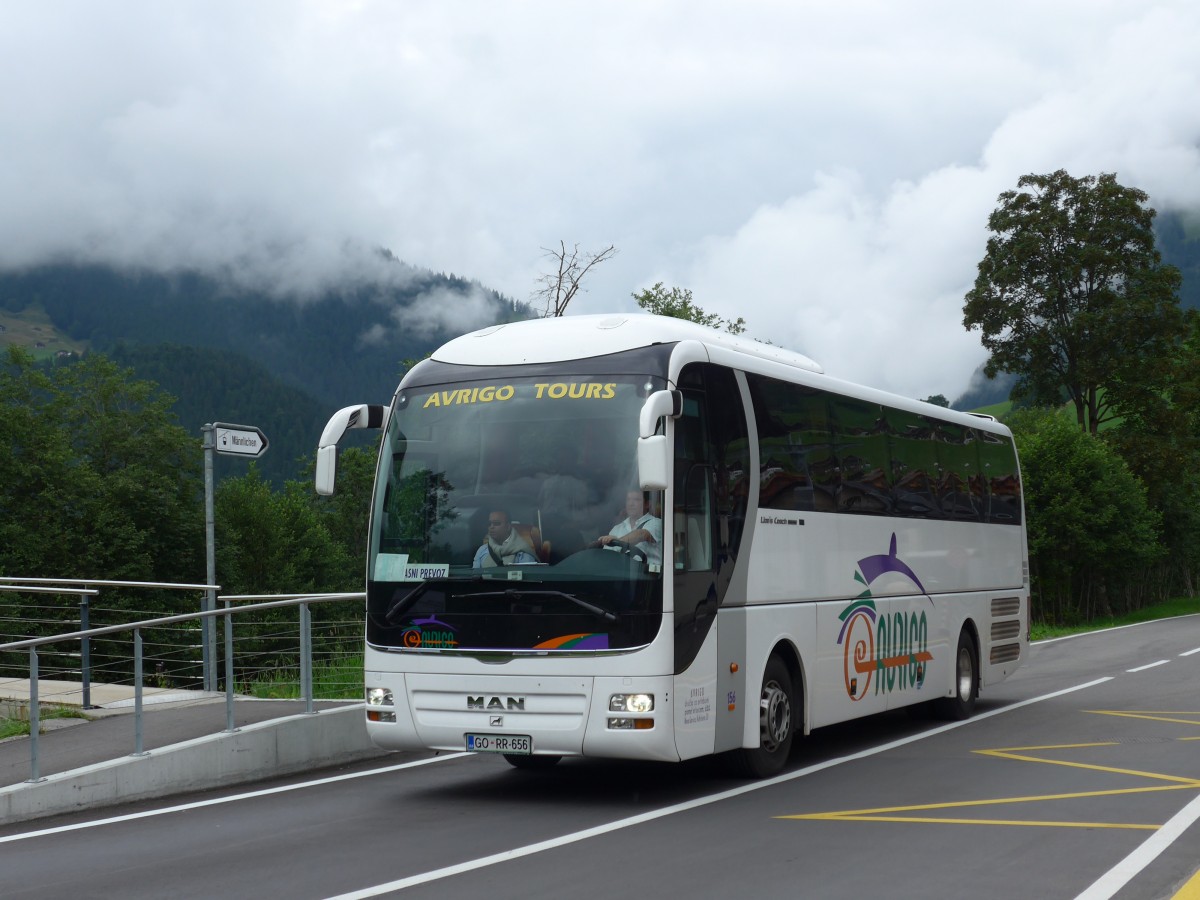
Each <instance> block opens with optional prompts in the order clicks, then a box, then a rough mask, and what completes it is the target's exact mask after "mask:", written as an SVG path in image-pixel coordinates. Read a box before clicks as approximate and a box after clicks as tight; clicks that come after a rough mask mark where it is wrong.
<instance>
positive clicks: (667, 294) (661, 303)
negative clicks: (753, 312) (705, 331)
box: [633, 281, 746, 334]
mask: <svg viewBox="0 0 1200 900" xmlns="http://www.w3.org/2000/svg"><path fill="white" fill-rule="evenodd" d="M633 299H634V300H636V301H637V305H638V306H640V307H641V308H642V309H644V310H646V312H649V313H654V314H655V315H658V316H670V317H671V318H673V319H687V320H688V321H689V322H696V323H697V324H700V325H705V326H707V327H709V328H717V329H722V328H723V329H724V330H725V331H728V332H729V333H730V334H742V333H743V332H744V331H745V330H746V320H745V319H743V318H742V317H741V316H738V317H737V318H736V319H735V320H733V321H732V322H731V321H727V320H726V319H723V318H721V317H720V316H718V315H717V314H716V313H709V312H705V311H704V310H703V309H702V308H701V307H699V306H697V305H696V304H695V303H694V302H692V292H691V291H690V290H688V289H687V288H677V287H673V288H669V289H668V288H666V287H664V286H663V283H662V282H661V281H658V282H655V284H654V287H650V288H646V289H645V290H643V291H639V292H635V293H634V295H633Z"/></svg>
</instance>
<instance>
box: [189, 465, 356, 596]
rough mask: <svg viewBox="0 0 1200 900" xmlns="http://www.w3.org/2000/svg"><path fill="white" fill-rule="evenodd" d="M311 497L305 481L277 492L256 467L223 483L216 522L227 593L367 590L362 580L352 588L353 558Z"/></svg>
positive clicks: (222, 580) (219, 578)
mask: <svg viewBox="0 0 1200 900" xmlns="http://www.w3.org/2000/svg"><path fill="white" fill-rule="evenodd" d="M311 494H312V488H311V485H309V484H308V483H307V482H299V481H289V482H288V483H287V484H286V485H284V488H283V490H282V491H279V492H274V491H272V490H271V485H270V483H269V482H267V481H266V480H265V479H264V478H263V477H262V474H261V473H260V471H259V469H258V466H257V465H256V464H255V463H251V464H250V468H249V471H248V472H247V473H246V474H245V475H243V476H242V477H240V478H230V479H227V480H225V481H223V482H222V483H221V485H220V487H219V488H218V489H217V492H216V496H215V497H214V498H213V502H214V511H213V516H214V520H215V522H214V524H215V529H216V535H215V539H216V545H217V581H218V583H220V585H221V588H222V591H223V592H224V593H227V594H276V593H303V592H306V591H312V592H325V591H331V590H339V589H340V590H361V589H362V585H361V579H359V583H358V584H357V585H353V586H352V585H348V584H347V583H346V582H347V579H346V572H347V571H348V570H349V566H348V565H347V563H348V555H349V552H348V550H347V549H346V548H344V547H341V546H339V545H338V543H337V542H336V541H335V540H334V539H333V537H332V536H331V535H330V533H329V529H328V528H327V527H326V526H325V523H324V522H323V521H322V517H321V516H320V515H319V513H318V511H317V509H316V506H315V504H314V503H313V502H312V497H311ZM355 571H356V572H360V571H361V568H359V569H356V570H355Z"/></svg>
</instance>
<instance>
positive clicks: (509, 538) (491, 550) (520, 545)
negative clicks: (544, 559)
mask: <svg viewBox="0 0 1200 900" xmlns="http://www.w3.org/2000/svg"><path fill="white" fill-rule="evenodd" d="M536 563H537V557H536V556H534V555H533V548H532V547H530V546H529V544H528V543H526V542H525V539H524V538H523V537H521V535H520V534H518V533H517V531H516V529H515V528H513V527H512V520H511V519H510V518H509V516H508V512H507V511H506V510H503V509H494V510H492V511H491V512H490V513H488V524H487V537H486V538H485V539H484V541H483V545H482V546H481V547H480V548H479V549H478V550H477V551H476V552H475V561H474V562H473V563H472V565H473V566H474V567H475V568H476V569H490V568H493V567H495V566H530V565H534V564H536Z"/></svg>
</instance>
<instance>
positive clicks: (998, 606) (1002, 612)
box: [992, 597, 1021, 619]
mask: <svg viewBox="0 0 1200 900" xmlns="http://www.w3.org/2000/svg"><path fill="white" fill-rule="evenodd" d="M1020 612H1021V598H1020V597H998V598H996V599H995V600H993V601H992V618H994V619H999V618H1001V617H1002V616H1015V615H1017V614H1019V613H1020Z"/></svg>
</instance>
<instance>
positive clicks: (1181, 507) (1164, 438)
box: [1103, 311, 1200, 595]
mask: <svg viewBox="0 0 1200 900" xmlns="http://www.w3.org/2000/svg"><path fill="white" fill-rule="evenodd" d="M1189 326H1190V333H1189V336H1188V338H1187V339H1186V340H1185V341H1184V343H1183V344H1182V345H1181V347H1180V348H1179V351H1178V352H1177V353H1176V354H1175V356H1174V358H1173V359H1172V360H1171V361H1170V364H1171V377H1170V379H1169V380H1168V382H1167V384H1166V386H1165V388H1164V389H1163V390H1162V391H1161V392H1157V393H1155V394H1152V395H1150V396H1147V397H1146V398H1145V401H1144V402H1143V403H1141V404H1139V405H1138V406H1137V407H1133V408H1130V409H1128V410H1126V411H1125V413H1124V415H1123V417H1122V419H1121V421H1120V422H1119V423H1117V424H1116V425H1115V426H1114V427H1112V428H1109V429H1108V430H1106V431H1105V432H1103V437H1104V438H1105V440H1106V441H1108V442H1109V443H1110V444H1111V445H1112V446H1113V447H1114V448H1115V449H1116V450H1117V452H1118V453H1120V454H1121V456H1122V458H1123V459H1125V461H1126V462H1127V463H1128V464H1129V467H1130V469H1131V470H1132V471H1133V472H1134V473H1135V474H1136V475H1137V476H1138V477H1139V478H1140V479H1141V480H1142V481H1143V482H1144V483H1145V485H1146V489H1147V493H1148V496H1149V498H1150V502H1151V503H1152V504H1153V505H1154V507H1155V508H1156V509H1158V510H1159V511H1160V512H1161V513H1162V516H1163V542H1164V544H1165V545H1166V547H1167V549H1168V551H1169V552H1168V554H1167V556H1166V558H1165V559H1164V560H1163V563H1162V566H1161V569H1160V577H1159V578H1158V579H1155V580H1154V582H1153V584H1154V585H1155V587H1156V588H1157V589H1158V591H1159V592H1160V593H1161V594H1164V595H1165V594H1169V593H1170V592H1173V591H1180V590H1182V591H1183V592H1185V593H1187V594H1188V595H1194V594H1195V592H1196V590H1197V589H1198V587H1200V583H1198V582H1200V320H1198V319H1197V318H1196V317H1195V316H1194V315H1193V314H1191V313H1190V311H1189Z"/></svg>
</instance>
